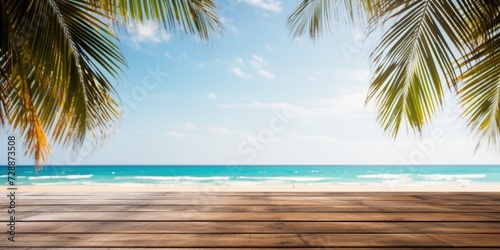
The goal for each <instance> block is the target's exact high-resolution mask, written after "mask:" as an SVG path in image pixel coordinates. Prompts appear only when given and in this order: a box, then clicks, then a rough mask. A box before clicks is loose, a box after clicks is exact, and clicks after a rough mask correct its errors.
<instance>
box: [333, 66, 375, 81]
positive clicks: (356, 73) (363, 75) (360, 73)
mask: <svg viewBox="0 0 500 250" xmlns="http://www.w3.org/2000/svg"><path fill="white" fill-rule="evenodd" d="M334 74H335V78H337V79H340V80H346V79H350V80H355V81H359V82H363V83H368V81H369V80H370V71H368V70H351V69H337V70H335V72H334Z"/></svg>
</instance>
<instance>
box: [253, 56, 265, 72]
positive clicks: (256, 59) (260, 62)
mask: <svg viewBox="0 0 500 250" xmlns="http://www.w3.org/2000/svg"><path fill="white" fill-rule="evenodd" d="M251 57H252V59H251V60H250V61H249V63H250V64H251V65H252V66H254V67H255V68H256V69H260V68H262V67H263V66H264V65H265V64H266V63H267V62H266V60H264V57H262V56H258V55H252V56H251Z"/></svg>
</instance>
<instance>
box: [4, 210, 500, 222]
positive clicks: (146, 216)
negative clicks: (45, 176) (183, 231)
mask: <svg viewBox="0 0 500 250" xmlns="http://www.w3.org/2000/svg"><path fill="white" fill-rule="evenodd" d="M391 216H392V213H391ZM16 218H17V220H18V221H188V220H190V221H309V220H311V221H394V220H395V219H393V218H391V217H390V216H388V215H386V214H383V213H287V212H283V213H265V212H260V213H245V212H222V213H221V212H181V213H172V212H144V213H141V212H108V213H103V212H28V213H22V214H19V215H18V216H17V217H16ZM0 219H2V220H5V219H4V218H3V217H0ZM469 219H474V220H493V219H492V218H486V219H483V218H482V217H481V216H476V217H469Z"/></svg>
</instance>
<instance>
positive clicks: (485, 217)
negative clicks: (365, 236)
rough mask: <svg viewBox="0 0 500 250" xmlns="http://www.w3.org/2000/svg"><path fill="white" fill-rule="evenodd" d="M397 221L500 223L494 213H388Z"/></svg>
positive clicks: (498, 217)
mask: <svg viewBox="0 0 500 250" xmlns="http://www.w3.org/2000/svg"><path fill="white" fill-rule="evenodd" d="M386 215H387V216H389V217H391V218H393V219H395V220H397V221H500V216H498V215H497V214H493V213H386Z"/></svg>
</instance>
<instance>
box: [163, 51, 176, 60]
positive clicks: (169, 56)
mask: <svg viewBox="0 0 500 250" xmlns="http://www.w3.org/2000/svg"><path fill="white" fill-rule="evenodd" d="M164 54H165V57H166V58H167V59H169V60H174V57H173V56H172V55H170V53H168V52H166V51H165V53H164Z"/></svg>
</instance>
